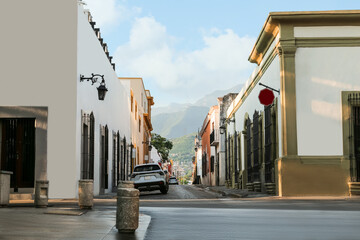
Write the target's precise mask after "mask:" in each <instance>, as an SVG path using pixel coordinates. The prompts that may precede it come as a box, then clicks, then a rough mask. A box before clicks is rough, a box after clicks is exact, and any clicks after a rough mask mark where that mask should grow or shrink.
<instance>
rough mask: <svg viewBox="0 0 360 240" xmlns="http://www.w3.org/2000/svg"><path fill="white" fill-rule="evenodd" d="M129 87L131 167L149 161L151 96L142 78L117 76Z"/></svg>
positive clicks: (152, 102) (152, 103)
mask: <svg viewBox="0 0 360 240" xmlns="http://www.w3.org/2000/svg"><path fill="white" fill-rule="evenodd" d="M119 79H120V82H123V83H124V84H125V85H127V86H128V87H129V89H130V127H131V143H132V155H131V159H132V161H131V164H132V165H131V169H133V168H134V166H136V165H138V164H144V163H149V162H150V158H151V154H150V152H149V146H150V141H151V131H152V124H151V106H152V105H154V101H153V97H152V96H151V94H150V91H149V90H146V89H145V86H144V82H143V79H142V78H136V77H134V78H123V77H121V78H119Z"/></svg>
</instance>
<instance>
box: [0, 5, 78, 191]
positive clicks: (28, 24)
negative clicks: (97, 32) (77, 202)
mask: <svg viewBox="0 0 360 240" xmlns="http://www.w3.org/2000/svg"><path fill="white" fill-rule="evenodd" d="M0 21H1V22H2V23H4V24H2V38H1V44H0V52H1V55H0V59H1V66H2V68H1V83H2V84H1V86H2V87H1V88H0V104H1V106H36V107H47V108H48V123H47V124H48V125H47V139H48V145H47V160H48V165H47V173H48V175H47V176H48V180H49V181H50V188H49V195H50V197H56V196H59V195H60V194H61V196H62V197H74V192H75V191H74V188H75V186H73V183H74V180H75V172H76V165H75V161H74V159H75V147H76V145H75V135H74V134H73V133H74V132H75V131H76V128H75V121H76V116H75V112H76V104H75V103H76V91H77V86H76V81H75V80H76V76H77V71H76V66H77V62H76V55H77V51H76V47H77V45H76V42H77V41H76V39H77V24H76V22H77V1H75V0H63V1H48V0H32V1H21V2H19V1H13V0H3V1H0ZM65 149H66V150H65ZM59 189H62V191H59Z"/></svg>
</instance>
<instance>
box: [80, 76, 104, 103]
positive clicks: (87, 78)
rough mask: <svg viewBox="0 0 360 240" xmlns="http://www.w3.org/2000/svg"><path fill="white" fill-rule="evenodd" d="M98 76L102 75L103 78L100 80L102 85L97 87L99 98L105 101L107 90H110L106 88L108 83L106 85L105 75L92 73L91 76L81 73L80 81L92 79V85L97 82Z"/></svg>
mask: <svg viewBox="0 0 360 240" xmlns="http://www.w3.org/2000/svg"><path fill="white" fill-rule="evenodd" d="M98 77H101V79H102V81H101V82H100V86H99V87H98V88H97V90H98V98H99V100H101V101H103V100H104V99H105V95H106V92H107V91H108V90H107V88H106V85H105V79H104V75H100V74H93V73H92V74H91V77H84V75H81V74H80V82H83V81H84V80H86V81H91V85H94V83H96V82H97V80H98Z"/></svg>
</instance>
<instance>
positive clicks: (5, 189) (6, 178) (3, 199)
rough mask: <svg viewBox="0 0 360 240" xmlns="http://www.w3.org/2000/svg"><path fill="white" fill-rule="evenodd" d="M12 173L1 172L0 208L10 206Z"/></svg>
mask: <svg viewBox="0 0 360 240" xmlns="http://www.w3.org/2000/svg"><path fill="white" fill-rule="evenodd" d="M11 174H13V173H12V172H8V171H0V206H8V205H9V199H10V175H11Z"/></svg>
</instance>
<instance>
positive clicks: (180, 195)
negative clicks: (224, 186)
mask: <svg viewBox="0 0 360 240" xmlns="http://www.w3.org/2000/svg"><path fill="white" fill-rule="evenodd" d="M219 197H220V195H219V194H216V193H213V192H209V191H204V190H202V189H199V188H197V187H194V186H192V185H170V186H169V191H168V193H167V194H162V193H161V192H160V191H151V192H141V194H140V199H141V200H150V199H153V200H155V199H159V200H160V199H215V198H219Z"/></svg>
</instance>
